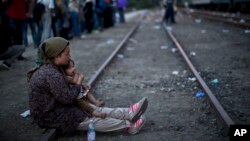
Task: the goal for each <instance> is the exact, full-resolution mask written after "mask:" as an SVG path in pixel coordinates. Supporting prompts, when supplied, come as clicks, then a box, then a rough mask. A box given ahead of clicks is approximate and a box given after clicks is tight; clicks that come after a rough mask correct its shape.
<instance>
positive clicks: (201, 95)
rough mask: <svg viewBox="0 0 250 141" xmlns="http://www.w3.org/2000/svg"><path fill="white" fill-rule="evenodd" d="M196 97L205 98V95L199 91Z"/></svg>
mask: <svg viewBox="0 0 250 141" xmlns="http://www.w3.org/2000/svg"><path fill="white" fill-rule="evenodd" d="M195 96H196V97H203V96H205V93H204V92H202V91H198V92H197V93H196V94H195Z"/></svg>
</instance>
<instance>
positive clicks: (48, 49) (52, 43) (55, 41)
mask: <svg viewBox="0 0 250 141" xmlns="http://www.w3.org/2000/svg"><path fill="white" fill-rule="evenodd" d="M68 45H69V41H68V40H66V39H64V38H62V37H51V38H48V39H46V40H44V41H43V42H42V43H41V44H40V45H39V49H38V58H37V59H36V65H37V66H36V67H35V68H33V69H32V70H30V71H29V72H28V79H29V78H31V76H32V74H33V73H34V72H35V71H36V70H37V69H38V68H39V67H40V66H41V65H42V64H49V63H51V61H50V59H52V58H54V57H56V56H58V55H59V54H60V53H62V51H63V50H64V49H65V48H66V47H67V46H68Z"/></svg>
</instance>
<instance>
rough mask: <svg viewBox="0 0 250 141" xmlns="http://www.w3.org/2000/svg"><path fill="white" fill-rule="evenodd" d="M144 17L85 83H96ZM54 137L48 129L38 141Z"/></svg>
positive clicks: (52, 130)
mask: <svg viewBox="0 0 250 141" xmlns="http://www.w3.org/2000/svg"><path fill="white" fill-rule="evenodd" d="M145 15H146V13H144V14H142V15H141V16H140V18H139V20H138V21H137V23H136V24H135V25H134V26H133V27H132V29H131V30H130V31H129V32H128V33H127V34H126V35H125V37H124V38H123V40H122V41H121V42H120V43H119V44H118V45H117V47H116V48H115V50H114V51H113V52H112V53H111V54H110V55H109V57H108V58H107V59H106V60H105V62H104V63H103V64H102V65H101V66H100V67H99V69H98V70H97V71H96V72H95V73H94V75H92V77H91V78H90V80H89V81H88V82H87V84H88V85H93V84H94V83H95V82H96V81H97V79H98V77H100V75H101V73H102V72H103V70H104V69H105V68H106V67H107V66H108V65H109V64H110V62H111V61H112V60H113V58H114V57H115V55H116V54H117V53H118V51H120V50H121V48H122V47H123V46H124V45H125V43H126V42H127V40H128V39H129V38H130V37H131V36H132V35H133V33H134V32H135V31H136V29H137V28H138V27H139V25H140V24H141V21H142V20H143V18H144V17H145ZM88 91H90V90H88ZM56 136H57V131H56V130H55V129H50V130H48V131H47V133H46V135H43V136H42V137H41V138H40V141H53V140H55V138H56Z"/></svg>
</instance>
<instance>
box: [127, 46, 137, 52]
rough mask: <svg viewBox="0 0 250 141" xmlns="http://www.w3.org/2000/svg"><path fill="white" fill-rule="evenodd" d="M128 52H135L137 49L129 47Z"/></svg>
mask: <svg viewBox="0 0 250 141" xmlns="http://www.w3.org/2000/svg"><path fill="white" fill-rule="evenodd" d="M127 50H128V51H133V50H135V48H133V47H127Z"/></svg>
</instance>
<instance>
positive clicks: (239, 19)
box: [188, 9, 250, 28]
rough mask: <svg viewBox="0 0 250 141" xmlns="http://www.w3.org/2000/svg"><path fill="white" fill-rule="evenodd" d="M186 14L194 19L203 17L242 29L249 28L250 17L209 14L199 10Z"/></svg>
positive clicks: (189, 11)
mask: <svg viewBox="0 0 250 141" xmlns="http://www.w3.org/2000/svg"><path fill="white" fill-rule="evenodd" d="M188 13H189V14H190V15H192V16H194V17H203V18H205V19H209V20H214V21H219V22H224V23H227V24H231V25H235V26H239V27H242V28H250V17H249V16H239V15H237V14H229V13H220V12H210V11H201V10H193V9H192V10H188Z"/></svg>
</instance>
